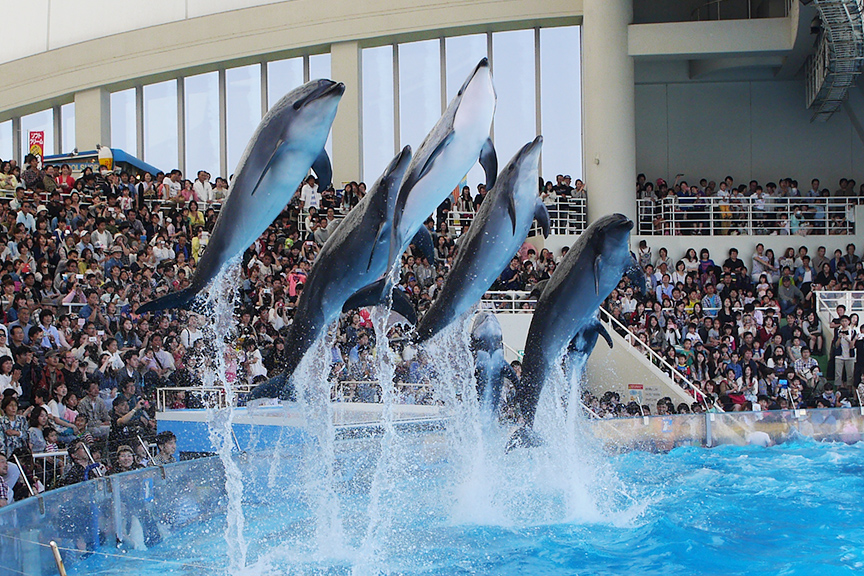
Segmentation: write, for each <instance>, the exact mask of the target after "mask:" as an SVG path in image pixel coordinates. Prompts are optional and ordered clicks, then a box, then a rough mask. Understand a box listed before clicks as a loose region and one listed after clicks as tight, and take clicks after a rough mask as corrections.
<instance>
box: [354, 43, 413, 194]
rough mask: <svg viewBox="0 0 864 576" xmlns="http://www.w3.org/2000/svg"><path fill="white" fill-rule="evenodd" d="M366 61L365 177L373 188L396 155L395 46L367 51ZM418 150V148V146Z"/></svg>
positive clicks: (365, 53) (365, 50)
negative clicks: (394, 113)
mask: <svg viewBox="0 0 864 576" xmlns="http://www.w3.org/2000/svg"><path fill="white" fill-rule="evenodd" d="M362 58H363V64H362V68H363V96H362V100H363V176H362V178H363V179H364V180H365V181H366V183H367V185H369V186H371V185H372V182H374V181H375V179H376V178H378V176H380V175H381V173H382V172H383V171H384V168H386V167H387V164H388V163H389V162H390V160H391V159H392V158H393V155H394V154H395V150H394V148H395V143H394V139H395V135H394V129H395V128H394V125H393V124H394V117H393V104H394V103H393V46H390V45H388V46H379V47H377V48H365V49H364V50H363V52H362ZM415 148H416V146H415Z"/></svg>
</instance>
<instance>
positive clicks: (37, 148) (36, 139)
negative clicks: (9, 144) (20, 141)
mask: <svg viewBox="0 0 864 576" xmlns="http://www.w3.org/2000/svg"><path fill="white" fill-rule="evenodd" d="M27 149H28V150H30V154H33V155H34V156H38V157H39V162H40V163H41V162H42V157H43V156H44V155H45V132H43V131H41V130H40V131H39V132H30V139H29V141H28V146H27Z"/></svg>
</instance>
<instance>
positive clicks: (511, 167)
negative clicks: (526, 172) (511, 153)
mask: <svg viewBox="0 0 864 576" xmlns="http://www.w3.org/2000/svg"><path fill="white" fill-rule="evenodd" d="M514 168H516V165H515V164H510V166H509V167H508V168H507V170H509V171H510V172H512V171H513V169H514Z"/></svg>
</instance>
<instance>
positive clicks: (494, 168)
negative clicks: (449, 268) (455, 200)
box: [390, 58, 498, 266]
mask: <svg viewBox="0 0 864 576" xmlns="http://www.w3.org/2000/svg"><path fill="white" fill-rule="evenodd" d="M496 102H497V96H496V94H495V86H494V85H493V84H492V73H491V71H490V70H489V60H488V59H487V58H483V59H482V60H480V62H479V63H478V64H477V66H475V67H474V70H473V71H472V72H471V75H470V76H468V79H467V80H465V83H464V84H462V87H461V88H460V89H459V92H458V93H457V94H456V96H454V97H453V100H451V101H450V104H449V105H448V106H447V109H446V110H445V111H444V114H443V115H442V116H441V118H439V119H438V122H437V123H436V124H435V126H434V127H433V128H432V131H431V132H429V134H427V135H426V138H425V139H424V140H423V143H422V144H420V147H419V148H418V149H417V152H416V153H415V154H414V159H413V160H412V161H411V165H410V166H409V167H408V173H407V174H406V175H405V180H404V181H403V182H402V187H401V188H400V190H399V196H398V198H397V199H396V221H395V224H394V226H393V237H394V240H393V243H392V245H391V247H390V249H391V254H390V265H391V266H392V265H393V264H394V263H395V261H396V260H398V258H399V256H400V255H401V254H402V253H403V252H404V251H405V249H406V248H408V245H409V244H410V243H411V242H412V239H413V238H414V236H415V234H417V232H421V233H425V234H428V231H425V232H424V229H425V227H424V226H423V222H424V221H425V220H426V218H428V217H429V215H430V214H432V213H434V212H435V209H436V208H437V207H438V205H439V204H441V202H443V201H444V199H445V198H447V196H448V195H449V194H450V193H451V192H452V191H453V189H454V188H456V186H458V185H459V182H460V181H461V180H462V178H464V177H465V175H466V174H467V173H468V171H469V170H470V169H471V166H473V165H474V163H475V162H476V161H477V159H478V157H479V160H480V165H481V166H482V167H483V170H484V171H485V172H486V182H487V188H492V185H493V184H494V183H495V176H496V173H497V172H498V158H497V156H496V154H495V148H494V147H493V146H492V140H491V139H490V138H489V130H490V128H491V127H492V117H493V116H494V115H495V104H496Z"/></svg>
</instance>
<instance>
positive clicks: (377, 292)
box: [342, 278, 417, 325]
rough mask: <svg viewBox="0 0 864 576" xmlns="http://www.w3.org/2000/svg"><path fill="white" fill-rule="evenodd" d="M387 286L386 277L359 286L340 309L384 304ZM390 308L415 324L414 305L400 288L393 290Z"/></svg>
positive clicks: (345, 309) (415, 313)
mask: <svg viewBox="0 0 864 576" xmlns="http://www.w3.org/2000/svg"><path fill="white" fill-rule="evenodd" d="M388 286H389V282H388V281H387V278H381V279H380V280H378V281H377V282H373V283H372V284H369V285H368V286H366V287H365V288H361V289H360V290H358V291H357V292H355V293H354V294H353V295H352V296H351V297H350V298H348V300H346V301H345V304H343V305H342V311H343V312H347V311H349V310H353V309H355V308H364V307H366V306H378V305H379V304H384V301H385V298H386V296H387V289H388ZM392 310H393V311H394V312H396V313H397V314H399V315H401V316H402V317H404V318H405V319H406V320H407V321H408V322H409V323H411V324H412V325H416V324H417V312H415V311H414V305H413V304H411V301H410V300H409V299H408V296H406V295H405V293H404V292H402V290H393V306H392Z"/></svg>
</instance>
